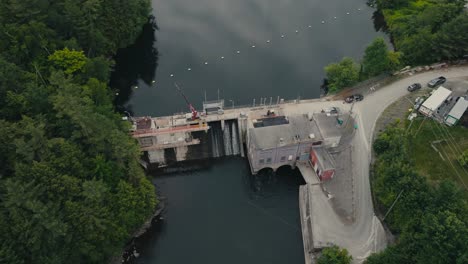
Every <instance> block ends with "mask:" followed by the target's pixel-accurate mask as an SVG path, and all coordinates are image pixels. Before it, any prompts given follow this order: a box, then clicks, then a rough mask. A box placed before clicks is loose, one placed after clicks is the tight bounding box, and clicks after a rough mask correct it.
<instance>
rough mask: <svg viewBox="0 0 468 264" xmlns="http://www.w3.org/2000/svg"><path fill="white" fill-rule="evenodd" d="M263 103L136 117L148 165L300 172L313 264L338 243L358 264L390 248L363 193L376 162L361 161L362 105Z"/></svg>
mask: <svg viewBox="0 0 468 264" xmlns="http://www.w3.org/2000/svg"><path fill="white" fill-rule="evenodd" d="M260 101H261V102H262V104H260V105H255V103H254V104H252V105H250V106H241V107H229V108H228V107H225V105H224V100H215V101H206V102H204V103H203V108H202V109H201V110H200V111H197V110H195V109H194V108H193V107H191V113H180V114H174V115H170V116H161V117H150V116H146V117H132V118H130V121H131V122H132V131H131V133H132V136H133V137H134V138H135V139H136V140H138V143H139V145H140V148H141V150H142V151H143V153H144V155H143V158H142V160H141V164H142V166H143V167H145V168H158V169H162V170H165V169H167V170H169V171H170V169H171V168H176V169H177V168H181V167H184V166H183V165H182V164H183V163H184V162H188V161H197V160H203V159H212V158H220V157H224V156H241V157H246V158H247V159H248V161H249V165H250V170H251V173H252V174H253V175H256V174H258V173H259V172H260V171H265V170H267V171H272V172H275V171H276V170H277V169H279V168H280V167H283V166H288V167H291V168H293V169H294V168H298V169H299V171H300V172H301V174H302V177H303V178H304V181H305V182H306V184H305V185H302V186H300V188H299V197H298V202H299V211H300V218H301V227H302V237H303V245H304V255H305V263H306V264H308V263H315V257H316V252H318V251H320V250H322V249H323V248H325V247H329V246H331V245H338V246H340V247H344V248H347V249H348V251H349V252H350V254H351V255H352V256H353V259H354V260H355V262H358V263H360V262H362V261H363V260H364V259H365V258H366V257H367V256H368V255H369V254H371V253H372V252H378V251H380V250H382V249H383V248H385V246H386V238H385V232H384V230H383V227H382V225H381V223H380V221H379V220H378V219H377V218H376V217H375V215H371V213H372V212H373V208H372V205H370V206H368V205H366V206H364V203H362V202H360V201H370V193H367V192H363V194H360V193H359V192H360V189H359V188H361V187H360V186H361V185H362V186H364V187H365V186H366V185H368V183H366V182H367V180H366V177H368V176H367V173H365V169H361V168H366V167H367V168H368V163H367V160H366V159H364V158H363V159H357V160H353V159H355V158H354V157H355V156H356V155H357V154H359V156H362V157H365V156H363V153H366V152H369V150H368V149H367V148H368V146H369V145H368V144H366V143H365V142H364V143H363V139H364V137H362V130H359V131H358V130H357V129H358V124H360V123H361V122H362V120H361V119H360V118H359V114H358V113H355V112H353V106H354V103H353V104H344V103H343V102H342V101H332V100H330V99H329V98H321V99H311V100H293V101H284V100H283V99H281V100H279V98H278V100H277V102H276V103H275V104H273V103H272V100H270V103H269V104H267V103H266V99H265V100H260ZM254 102H255V101H254ZM190 106H191V105H190ZM360 125H361V124H360ZM356 131H358V132H360V133H356ZM357 168H359V169H357ZM367 171H368V170H367ZM357 182H364V183H363V184H357ZM368 196H369V197H368ZM363 206H364V207H363ZM368 211H369V212H368ZM362 212H366V214H363V213H362ZM355 227H358V228H359V229H356V228H355ZM356 230H359V232H357V231H356ZM371 241H374V242H372V243H370V242H371Z"/></svg>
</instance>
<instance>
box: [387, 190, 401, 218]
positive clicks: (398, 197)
mask: <svg viewBox="0 0 468 264" xmlns="http://www.w3.org/2000/svg"><path fill="white" fill-rule="evenodd" d="M404 190H405V189H403V190H401V192H400V193H399V194H398V196H397V198H396V199H395V201H394V202H393V203H392V205H391V206H390V208H389V209H388V211H387V213H386V214H385V216H384V217H383V218H382V221H383V220H385V217H387V215H388V214H389V213H390V211H391V210H392V208H393V206H394V205H395V204H396V202H397V201H398V199H400V196H401V194H402V193H403V191H404Z"/></svg>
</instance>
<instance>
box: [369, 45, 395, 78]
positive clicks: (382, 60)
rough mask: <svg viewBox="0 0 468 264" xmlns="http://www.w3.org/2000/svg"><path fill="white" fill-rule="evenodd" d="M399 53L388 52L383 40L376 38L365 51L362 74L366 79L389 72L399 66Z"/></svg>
mask: <svg viewBox="0 0 468 264" xmlns="http://www.w3.org/2000/svg"><path fill="white" fill-rule="evenodd" d="M399 60H400V53H398V52H393V51H389V50H388V47H387V44H386V43H385V40H384V39H383V38H376V39H375V40H374V41H373V42H372V43H371V44H370V45H369V46H368V47H367V48H366V50H365V52H364V58H363V59H362V68H363V73H364V74H365V75H366V76H367V77H372V76H376V75H379V74H381V73H384V72H391V71H394V70H396V69H398V67H399V66H400V62H399Z"/></svg>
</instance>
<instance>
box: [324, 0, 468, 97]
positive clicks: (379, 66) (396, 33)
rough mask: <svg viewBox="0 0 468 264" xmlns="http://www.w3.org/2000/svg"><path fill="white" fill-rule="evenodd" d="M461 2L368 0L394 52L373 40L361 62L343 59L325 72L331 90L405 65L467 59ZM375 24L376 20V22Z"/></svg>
mask: <svg viewBox="0 0 468 264" xmlns="http://www.w3.org/2000/svg"><path fill="white" fill-rule="evenodd" d="M466 3H467V2H466V1H465V0H368V2H367V4H368V5H370V6H372V7H376V8H377V10H376V11H375V13H374V19H375V20H380V19H379V18H378V17H380V16H383V20H384V23H383V24H384V25H379V26H378V27H377V26H376V30H383V31H384V32H385V33H387V34H388V35H389V37H390V41H391V42H392V44H393V48H394V50H390V49H389V48H388V47H387V44H386V43H385V41H384V39H382V38H376V39H375V40H374V41H373V42H372V43H370V44H369V46H368V47H367V48H366V50H365V53H364V56H363V58H361V59H358V60H356V61H355V60H353V59H352V58H348V57H345V58H343V60H342V61H341V62H338V63H331V64H329V65H327V66H326V67H325V68H324V70H325V72H326V74H327V81H328V88H329V90H330V92H338V91H340V90H341V89H344V88H349V87H352V86H354V85H355V84H357V83H358V82H360V81H364V80H367V79H369V78H372V77H375V76H378V75H380V74H391V73H393V72H395V71H396V70H399V69H401V68H403V67H404V66H407V65H409V66H421V65H427V64H432V63H437V62H443V61H454V60H458V59H463V58H465V59H467V58H468V34H467V33H466V32H468V9H467V8H465V7H464V5H465V4H466ZM374 23H375V21H374Z"/></svg>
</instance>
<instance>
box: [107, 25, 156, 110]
mask: <svg viewBox="0 0 468 264" xmlns="http://www.w3.org/2000/svg"><path fill="white" fill-rule="evenodd" d="M157 29H158V26H157V24H156V19H155V17H154V16H151V17H150V18H149V19H148V23H146V24H145V25H144V26H143V30H142V32H141V34H140V36H138V38H137V39H136V41H135V43H134V44H133V45H131V46H129V47H127V48H122V49H119V50H118V51H117V54H116V55H115V57H114V60H115V67H114V71H113V72H112V74H111V79H110V87H111V88H112V89H113V90H114V91H115V92H116V93H118V95H117V96H116V97H115V102H114V103H115V105H117V107H118V108H120V110H123V109H122V106H123V105H124V104H125V103H127V101H128V100H129V99H130V97H131V96H132V94H133V92H134V91H135V87H138V85H139V84H138V80H140V81H141V82H144V83H145V84H146V85H152V83H153V81H154V80H155V79H156V76H155V75H156V68H157V66H158V55H159V54H158V50H157V49H156V46H155V42H156V35H155V31H156V30H157ZM136 89H138V88H136ZM128 110H131V107H128Z"/></svg>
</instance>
